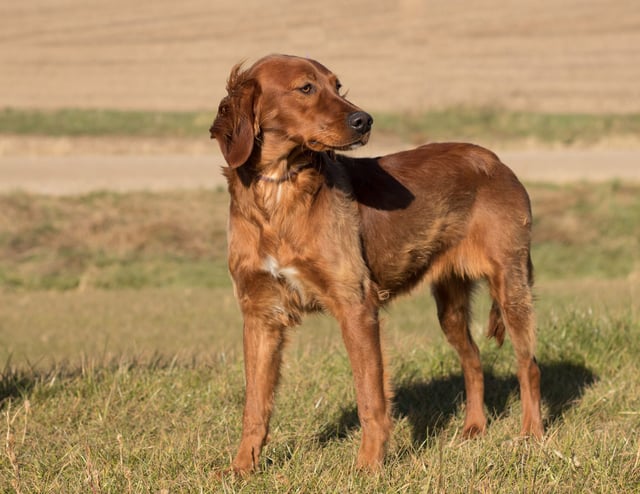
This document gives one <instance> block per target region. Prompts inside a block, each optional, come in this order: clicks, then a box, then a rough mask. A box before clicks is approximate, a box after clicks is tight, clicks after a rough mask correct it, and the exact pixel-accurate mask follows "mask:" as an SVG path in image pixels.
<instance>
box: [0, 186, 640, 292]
mask: <svg viewBox="0 0 640 494" xmlns="http://www.w3.org/2000/svg"><path fill="white" fill-rule="evenodd" d="M530 193H531V196H532V201H533V210H534V216H535V222H536V223H535V226H534V248H533V253H534V259H535V260H536V265H537V266H538V269H537V276H538V278H539V279H570V278H575V277H591V278H603V279H611V278H624V277H625V276H629V275H631V274H633V273H638V271H639V270H640V265H639V264H638V263H639V262H640V259H639V256H638V252H640V221H639V220H640V187H638V186H630V185H624V184H620V183H609V184H603V185H586V184H576V185H571V186H563V187H558V186H552V185H532V186H530ZM226 221H227V195H226V192H223V191H220V190H218V191H204V190H203V191H195V192H171V193H136V194H118V193H110V192H98V193H91V194H88V195H83V196H71V197H62V198H54V197H47V196H33V195H28V194H23V193H13V194H5V195H0V287H4V288H6V289H11V290H76V289H79V288H80V289H86V288H101V289H113V290H117V289H122V288H136V289H142V288H146V287H158V286H164V287H209V288H215V287H223V288H228V287H229V278H228V275H227V272H226V236H225V235H226Z"/></svg>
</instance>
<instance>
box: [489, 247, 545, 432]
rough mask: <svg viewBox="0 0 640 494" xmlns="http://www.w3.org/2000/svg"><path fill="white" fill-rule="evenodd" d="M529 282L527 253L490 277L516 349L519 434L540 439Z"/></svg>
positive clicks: (537, 374)
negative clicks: (520, 416) (520, 415)
mask: <svg viewBox="0 0 640 494" xmlns="http://www.w3.org/2000/svg"><path fill="white" fill-rule="evenodd" d="M523 258H524V259H523ZM532 283H533V275H532V266H531V260H530V259H529V255H528V253H527V254H526V257H525V256H523V255H518V259H515V260H514V261H513V262H511V263H510V264H509V266H508V267H503V266H500V267H499V268H498V269H496V271H495V272H494V274H493V275H492V276H491V277H490V278H489V289H490V291H491V295H492V297H493V299H494V300H495V301H496V302H497V305H499V307H500V312H501V315H502V321H503V324H504V326H505V327H506V330H507V333H508V334H509V337H510V338H511V342H512V344H513V348H514V350H515V353H516V358H517V363H518V382H519V384H520V399H521V401H522V434H523V435H525V436H528V435H533V436H535V437H536V438H538V439H540V438H542V435H543V432H544V431H543V425H542V414H541V411H540V401H541V399H540V368H539V367H538V364H537V362H536V359H535V356H534V349H535V343H536V341H535V340H536V337H535V318H534V313H533V296H532V293H531V285H532Z"/></svg>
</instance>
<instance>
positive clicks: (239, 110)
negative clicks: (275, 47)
mask: <svg viewBox="0 0 640 494" xmlns="http://www.w3.org/2000/svg"><path fill="white" fill-rule="evenodd" d="M372 123H373V119H372V118H371V116H370V115H369V114H368V113H366V112H364V111H362V110H360V109H359V108H358V107H356V106H355V105H353V104H352V103H350V102H349V101H347V100H346V99H345V97H344V96H343V95H342V94H341V93H340V82H339V81H338V78H337V77H336V76H335V74H333V73H332V72H331V71H329V70H328V69H327V68H326V67H324V66H323V65H321V64H320V63H318V62H316V61H314V60H310V59H305V58H300V57H292V56H287V55H270V56H268V57H265V58H263V59H261V60H259V61H258V62H256V63H255V64H254V65H253V66H252V67H251V68H249V69H247V70H242V68H241V66H240V65H236V66H235V67H234V68H233V69H232V70H231V75H230V76H229V81H228V83H227V96H225V97H224V98H223V99H222V101H221V102H220V106H219V107H218V115H217V117H216V119H215V121H214V122H213V125H212V126H211V129H210V131H211V137H212V138H216V139H217V140H218V143H219V144H220V149H221V150H222V154H223V155H224V158H225V160H226V161H227V163H228V164H229V166H231V167H238V166H241V165H243V164H244V163H246V162H247V160H249V158H250V156H251V154H252V152H253V151H254V149H255V148H256V147H259V148H260V151H261V155H260V161H262V162H269V161H273V160H277V159H283V158H286V157H287V156H288V155H289V154H290V153H292V152H293V151H294V150H296V149H299V148H302V149H310V150H312V151H326V150H346V149H351V148H354V147H357V146H361V145H364V144H366V143H367V141H368V140H369V134H370V131H371V125H372Z"/></svg>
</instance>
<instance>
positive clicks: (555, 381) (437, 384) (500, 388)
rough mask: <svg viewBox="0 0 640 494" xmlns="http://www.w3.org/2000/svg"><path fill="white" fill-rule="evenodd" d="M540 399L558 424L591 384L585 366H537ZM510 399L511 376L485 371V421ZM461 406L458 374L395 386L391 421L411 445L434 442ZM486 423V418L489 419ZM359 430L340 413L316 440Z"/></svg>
mask: <svg viewBox="0 0 640 494" xmlns="http://www.w3.org/2000/svg"><path fill="white" fill-rule="evenodd" d="M540 368H541V371H542V381H541V388H542V389H541V391H542V399H543V401H544V403H545V404H546V405H547V408H548V410H549V414H548V417H547V425H550V424H553V423H555V422H557V421H559V420H562V416H563V414H564V413H565V412H566V411H567V410H569V409H571V408H572V407H573V406H575V405H576V404H577V402H578V400H579V399H580V398H581V397H582V395H583V394H584V391H585V389H586V388H587V387H588V386H590V385H591V384H593V383H594V382H595V380H596V376H595V374H594V373H593V372H592V371H591V370H590V369H588V368H587V367H585V366H584V365H580V364H575V363H571V362H552V363H547V364H542V363H541V364H540ZM511 396H519V386H518V380H517V379H516V377H515V376H496V375H495V374H494V373H493V372H491V371H486V370H485V405H486V409H487V411H488V414H489V417H500V416H501V415H504V414H505V413H506V411H507V404H508V401H509V398H510V397H511ZM463 402H464V379H463V378H462V375H460V374H456V375H448V376H443V377H439V378H436V379H432V380H430V381H422V380H416V379H413V380H407V381H404V382H401V383H399V384H397V385H396V386H395V397H394V401H393V409H394V415H395V417H396V418H406V419H407V420H408V421H409V423H410V425H411V429H412V435H413V442H414V444H415V445H416V446H419V445H422V444H423V443H425V442H426V441H429V440H430V439H434V438H435V437H437V436H438V435H440V434H441V432H442V431H443V430H444V429H445V428H446V427H447V426H448V424H449V422H450V421H451V420H452V419H453V418H454V416H455V415H456V413H457V412H458V410H459V409H460V406H461V405H462V404H463ZM489 420H491V419H489ZM358 426H359V421H358V413H357V409H356V407H355V406H352V407H349V408H345V409H344V410H343V411H342V413H341V414H340V416H339V417H338V419H337V420H336V421H335V422H334V423H332V424H328V425H327V426H326V427H325V428H324V430H322V431H321V432H320V434H319V435H318V440H319V441H320V443H325V442H329V441H331V440H335V439H343V438H345V437H346V436H348V435H349V433H350V431H352V430H353V429H355V428H357V427H358Z"/></svg>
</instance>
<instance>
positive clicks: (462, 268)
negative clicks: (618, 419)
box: [211, 55, 543, 473]
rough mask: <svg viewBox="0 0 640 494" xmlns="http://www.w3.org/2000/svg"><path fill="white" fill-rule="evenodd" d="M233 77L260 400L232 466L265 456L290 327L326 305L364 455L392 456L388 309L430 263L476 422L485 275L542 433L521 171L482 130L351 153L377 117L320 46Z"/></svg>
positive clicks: (231, 177)
mask: <svg viewBox="0 0 640 494" xmlns="http://www.w3.org/2000/svg"><path fill="white" fill-rule="evenodd" d="M227 92H228V95H227V96H226V97H224V98H223V99H222V101H221V102H220V106H219V108H218V114H217V117H216V119H215V121H214V122H213V125H212V127H211V136H212V138H216V139H217V141H218V143H219V145H220V148H221V150H222V154H223V155H224V158H225V160H226V162H227V164H228V165H229V166H228V167H226V168H225V169H224V174H225V176H226V178H227V181H228V186H229V193H230V196H231V200H230V218H229V231H228V242H229V269H230V272H231V276H232V278H233V281H234V286H235V292H236V296H237V299H238V301H239V305H240V308H241V310H242V314H243V318H244V359H245V364H244V365H245V375H246V397H245V400H246V401H245V406H244V416H243V431H242V439H241V442H240V446H239V449H238V452H237V455H236V457H235V459H234V460H233V464H232V468H233V470H234V471H236V472H242V473H244V472H248V471H251V470H253V469H255V468H256V465H257V464H258V458H259V454H260V451H261V449H262V447H263V444H264V442H265V440H266V438H267V433H268V429H269V419H270V416H271V410H272V406H273V398H274V393H275V388H276V385H277V383H278V377H279V374H280V365H281V360H282V351H283V346H284V343H285V339H286V338H285V332H286V330H287V328H289V327H291V326H294V325H296V324H298V323H300V320H301V318H302V315H303V314H305V313H307V312H310V311H318V310H323V311H327V312H329V313H331V314H332V315H333V316H334V317H335V318H336V319H337V320H338V322H339V324H340V328H341V331H342V338H343V340H344V343H345V345H346V348H347V351H348V355H349V359H350V363H351V367H352V370H353V378H354V381H355V388H356V396H357V406H358V417H359V419H360V424H361V427H362V442H361V445H360V449H359V452H358V458H357V465H358V466H359V467H361V468H365V469H371V470H376V469H379V468H380V467H381V465H382V462H383V458H384V454H385V446H386V444H387V441H388V439H389V435H390V432H391V425H392V424H391V416H390V407H391V405H390V402H391V389H390V386H389V383H388V376H387V374H386V372H385V368H384V360H383V356H382V353H381V349H380V327H379V320H378V311H379V309H380V307H381V306H382V305H384V304H386V303H387V302H389V301H390V300H391V299H393V298H394V297H395V296H397V295H399V294H401V293H403V292H407V291H409V290H410V289H411V288H413V287H414V286H415V285H416V284H417V283H418V282H420V281H421V280H423V279H427V280H428V282H429V283H430V284H431V286H432V290H433V295H434V297H435V300H436V303H437V308H438V317H439V321H440V324H441V326H442V329H443V331H444V333H445V335H446V337H447V340H448V341H449V342H450V343H451V345H453V347H454V348H455V349H456V351H457V352H458V355H459V357H460V361H461V364H462V370H463V373H464V382H465V390H466V417H465V421H464V429H463V432H464V434H465V435H467V436H472V435H475V434H478V433H482V432H483V431H484V430H485V426H486V417H485V413H484V410H483V400H484V398H483V393H484V384H483V376H482V368H481V365H480V358H479V352H478V347H477V346H476V344H475V343H474V341H473V339H472V336H471V333H470V331H469V310H470V309H469V305H470V301H471V294H472V291H473V287H474V283H475V282H476V281H477V280H480V279H483V278H484V279H486V280H487V281H488V284H489V288H490V293H491V297H492V298H493V306H492V308H491V312H490V319H489V331H488V334H489V336H493V337H495V338H496V339H497V341H498V343H499V344H501V343H502V342H503V339H504V334H505V330H506V332H507V333H508V334H509V336H510V338H511V340H512V342H513V347H514V349H515V353H516V356H517V363H518V371H517V372H518V380H519V384H520V396H521V400H522V413H523V419H522V434H524V435H533V436H535V437H536V438H541V437H542V435H543V425H542V419H541V413H540V370H539V368H538V365H537V363H536V360H535V357H534V345H535V327H534V315H533V309H532V295H531V286H532V283H533V274H532V264H531V258H530V254H529V251H530V240H531V208H530V204H529V198H528V195H527V192H526V191H525V189H524V187H523V186H522V184H521V183H520V182H519V181H518V179H517V178H516V176H515V175H514V174H513V172H512V171H511V170H510V169H509V168H507V167H506V166H505V165H504V164H502V163H501V162H500V160H499V159H498V158H497V156H496V155H495V154H493V153H492V152H491V151H488V150H486V149H484V148H481V147H478V146H475V145H471V144H459V143H441V144H428V145H425V146H421V147H419V148H417V149H414V150H411V151H404V152H400V153H396V154H391V155H388V156H382V157H378V158H360V159H358V158H351V157H347V156H343V155H340V154H336V153H335V151H341V150H348V149H352V148H355V147H357V146H361V145H364V144H365V143H366V142H367V140H368V139H369V134H370V132H371V125H372V122H373V120H372V118H371V116H370V115H369V114H367V113H365V112H364V111H362V110H361V109H359V108H358V107H357V106H355V105H353V104H352V103H350V102H349V101H347V100H346V99H345V97H344V96H343V95H342V94H341V93H340V82H339V81H338V78H337V77H336V76H335V75H334V74H333V73H332V72H330V71H329V70H328V69H327V68H326V67H324V66H323V65H321V64H320V63H318V62H316V61H314V60H310V59H305V58H299V57H293V56H285V55H271V56H267V57H265V58H263V59H261V60H259V61H258V62H256V63H255V64H254V65H253V66H251V67H250V68H249V69H247V70H242V68H241V67H240V66H235V67H234V68H233V69H232V71H231V75H230V77H229V81H228V84H227Z"/></svg>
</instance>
